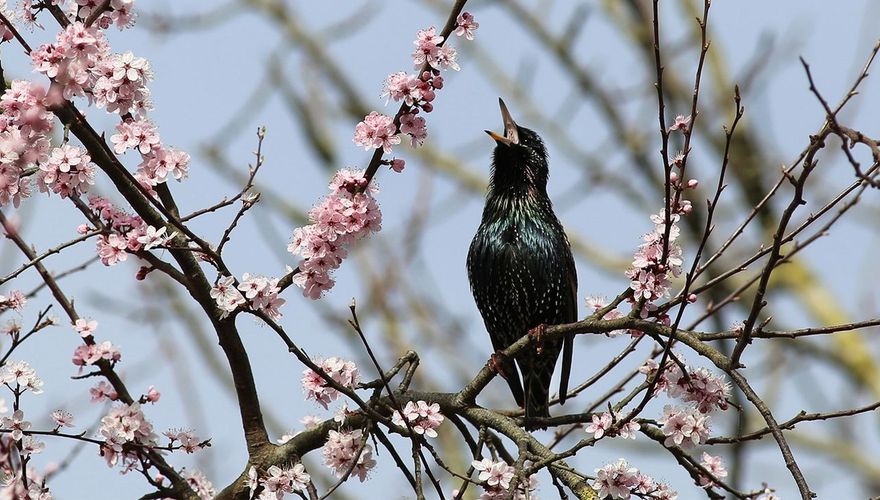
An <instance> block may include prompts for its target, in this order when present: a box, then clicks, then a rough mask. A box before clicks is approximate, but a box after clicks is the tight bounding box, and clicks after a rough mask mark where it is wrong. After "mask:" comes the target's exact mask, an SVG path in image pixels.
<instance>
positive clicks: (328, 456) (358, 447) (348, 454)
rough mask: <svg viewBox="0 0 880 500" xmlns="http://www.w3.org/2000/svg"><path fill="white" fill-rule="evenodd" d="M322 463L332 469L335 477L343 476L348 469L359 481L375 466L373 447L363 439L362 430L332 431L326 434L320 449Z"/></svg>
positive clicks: (362, 480)
mask: <svg viewBox="0 0 880 500" xmlns="http://www.w3.org/2000/svg"><path fill="white" fill-rule="evenodd" d="M321 453H322V454H323V455H324V464H325V465H327V467H330V468H331V469H333V472H334V473H335V474H336V477H340V478H341V477H343V476H345V474H347V473H348V471H349V470H350V471H351V473H352V474H354V475H355V476H357V477H358V479H360V480H361V482H364V481H365V480H366V479H367V473H369V472H370V469H372V468H373V467H375V466H376V461H375V460H373V447H372V446H370V445H369V444H368V443H367V442H366V440H365V439H364V434H363V431H361V430H360V429H356V430H353V431H334V430H331V431H330V432H329V433H328V434H327V442H325V443H324V447H323V448H322V449H321Z"/></svg>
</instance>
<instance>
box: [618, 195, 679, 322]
mask: <svg viewBox="0 0 880 500" xmlns="http://www.w3.org/2000/svg"><path fill="white" fill-rule="evenodd" d="M665 217H666V214H665V213H664V212H663V211H661V212H660V213H658V214H653V215H651V222H653V223H654V230H653V231H651V232H650V233H646V234H644V235H643V236H642V243H641V244H640V245H639V248H638V250H636V252H635V255H634V256H633V261H632V266H631V267H630V268H629V269H628V270H627V271H626V277H627V278H629V279H630V285H629V286H630V288H632V290H633V292H635V293H634V297H633V300H634V301H639V300H645V301H646V302H647V303H651V302H654V301H655V300H658V299H660V298H663V297H668V296H669V286H670V281H669V280H670V278H671V277H677V276H679V275H680V274H681V265H682V262H683V261H682V251H681V246H679V245H678V244H677V243H676V239H677V238H678V236H679V234H680V233H681V229H680V228H679V227H678V225H677V223H678V220H679V218H680V214H678V213H672V214H670V221H669V222H670V228H669V240H668V244H667V245H666V246H667V252H668V253H667V255H666V261H665V262H663V261H662V259H663V247H664V242H665V241H666V239H665V234H666V219H665ZM649 310H650V309H649V308H645V309H644V310H643V314H642V316H646V313H647V312H648V311H649Z"/></svg>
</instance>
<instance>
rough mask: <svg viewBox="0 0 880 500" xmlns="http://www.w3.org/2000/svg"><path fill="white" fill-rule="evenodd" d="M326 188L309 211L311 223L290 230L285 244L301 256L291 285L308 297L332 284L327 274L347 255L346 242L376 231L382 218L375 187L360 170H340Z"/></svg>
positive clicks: (320, 292) (348, 242) (318, 295)
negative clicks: (374, 195)
mask: <svg viewBox="0 0 880 500" xmlns="http://www.w3.org/2000/svg"><path fill="white" fill-rule="evenodd" d="M329 188H330V195H329V196H327V197H325V198H324V199H323V200H321V202H319V203H318V204H317V205H315V206H314V207H312V209H311V210H309V220H310V221H311V222H312V224H309V225H307V226H305V227H302V228H297V229H296V230H294V232H293V238H292V241H291V243H290V244H289V245H288V246H287V251H288V252H291V253H292V254H294V255H300V256H302V257H303V258H304V260H302V261H300V263H299V272H298V273H297V274H296V275H295V276H294V277H293V284H295V285H297V286H299V287H301V288H302V289H303V295H305V296H306V297H310V298H312V299H317V298H320V296H321V294H322V293H323V292H324V291H325V290H329V289H330V288H332V287H333V284H334V281H333V278H332V277H331V275H330V273H331V272H332V271H333V270H335V269H337V268H338V267H339V266H340V265H341V263H342V260H343V259H344V258H345V257H346V256H347V255H348V250H347V247H348V245H350V244H351V243H353V242H354V241H356V240H358V239H360V238H363V237H365V236H368V235H369V234H371V233H373V232H375V231H378V230H379V229H380V227H381V221H382V213H381V212H380V211H379V205H378V203H376V200H375V198H373V194H375V193H376V192H377V190H376V188H375V186H372V185H370V186H367V184H366V181H365V179H364V178H363V171H354V170H347V169H343V170H340V171H339V172H337V174H336V175H335V176H334V177H333V179H332V180H331V181H330V186H329ZM362 189H363V191H361V190H362Z"/></svg>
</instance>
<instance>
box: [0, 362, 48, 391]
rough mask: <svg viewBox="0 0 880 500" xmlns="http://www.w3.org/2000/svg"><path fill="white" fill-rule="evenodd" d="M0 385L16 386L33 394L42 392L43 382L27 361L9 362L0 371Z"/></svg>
mask: <svg viewBox="0 0 880 500" xmlns="http://www.w3.org/2000/svg"><path fill="white" fill-rule="evenodd" d="M0 383H3V384H6V385H11V384H16V385H17V386H18V387H19V388H21V389H25V390H30V391H31V392H33V393H34V394H40V393H41V392H43V381H42V379H40V377H38V376H37V372H36V370H34V369H33V368H31V365H30V364H29V363H28V362H27V361H9V362H7V363H6V364H5V365H4V366H3V368H2V369H0Z"/></svg>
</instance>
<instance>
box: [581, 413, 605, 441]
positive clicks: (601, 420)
mask: <svg viewBox="0 0 880 500" xmlns="http://www.w3.org/2000/svg"><path fill="white" fill-rule="evenodd" d="M591 418H592V420H593V422H592V423H590V424H587V426H586V428H585V429H584V430H585V431H587V434H592V435H593V439H599V438H601V437H602V436H604V435H605V432H607V431H608V429H609V428H611V414H610V413H608V412H605V413H602V414H595V413H594V414H593V416H592V417H591Z"/></svg>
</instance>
